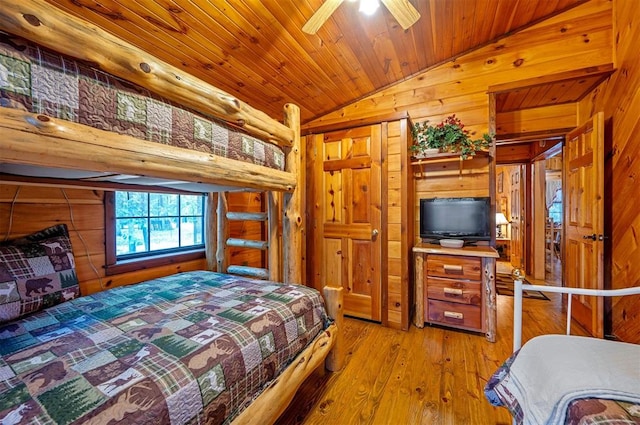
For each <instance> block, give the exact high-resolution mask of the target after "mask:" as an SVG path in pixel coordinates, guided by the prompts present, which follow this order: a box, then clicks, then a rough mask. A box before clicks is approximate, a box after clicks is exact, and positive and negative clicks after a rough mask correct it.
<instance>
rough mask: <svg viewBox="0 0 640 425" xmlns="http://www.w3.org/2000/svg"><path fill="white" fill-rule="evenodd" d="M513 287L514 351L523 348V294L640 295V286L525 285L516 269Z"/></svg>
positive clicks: (568, 302)
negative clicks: (596, 287)
mask: <svg viewBox="0 0 640 425" xmlns="http://www.w3.org/2000/svg"><path fill="white" fill-rule="evenodd" d="M512 276H513V277H514V285H513V351H514V352H515V351H517V350H518V349H520V347H521V346H522V292H523V291H524V290H528V291H540V292H551V293H558V294H570V295H589V296H594V297H622V296H625V295H640V286H634V287H631V288H623V289H585V288H568V287H564V286H546V285H531V284H528V283H523V280H524V274H523V273H522V272H521V271H520V270H519V269H514V272H513V274H512ZM567 300H568V301H567V335H570V334H571V297H567Z"/></svg>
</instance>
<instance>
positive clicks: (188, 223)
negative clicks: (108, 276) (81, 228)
mask: <svg viewBox="0 0 640 425" xmlns="http://www.w3.org/2000/svg"><path fill="white" fill-rule="evenodd" d="M204 199H205V197H204V195H183V194H174V193H147V192H115V193H111V194H110V195H109V198H108V199H107V226H106V227H107V235H106V236H107V237H106V240H107V268H109V267H110V266H111V268H113V267H112V266H114V265H118V264H120V263H123V262H125V263H126V262H131V261H135V260H146V259H149V258H158V257H161V256H164V257H167V256H170V255H171V256H174V255H176V254H180V253H184V252H191V253H193V252H194V251H197V252H198V254H199V255H200V257H202V254H203V251H204V205H205V203H204ZM173 261H175V258H173ZM154 265H155V264H154ZM158 265H159V264H158ZM138 266H139V265H138ZM138 266H137V267H138ZM119 272H122V271H120V270H118V271H117V272H115V271H113V270H112V273H119Z"/></svg>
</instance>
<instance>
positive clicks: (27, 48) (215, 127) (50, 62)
mask: <svg viewBox="0 0 640 425" xmlns="http://www.w3.org/2000/svg"><path fill="white" fill-rule="evenodd" d="M0 106H4V107H11V108H16V109H23V110H26V111H28V112H32V113H37V114H46V115H48V116H51V117H55V118H59V119H63V120H67V121H73V122H76V123H80V124H84V125H88V126H91V127H94V128H98V129H100V130H105V131H111V132H115V133H119V134H126V135H129V136H133V137H136V138H138V139H143V140H149V141H152V142H158V143H162V144H168V145H172V146H177V147H182V148H187V149H191V150H197V151H201V152H205V153H210V154H214V155H218V156H224V157H226V158H231V159H237V160H240V161H245V162H252V163H254V164H259V165H264V166H267V167H271V168H276V169H280V170H282V169H284V153H283V152H282V150H280V148H278V147H277V146H274V145H272V144H270V143H265V142H263V141H261V140H258V139H256V138H254V137H251V136H248V135H246V134H243V133H241V132H239V131H238V130H237V129H235V128H233V127H229V126H227V125H226V124H225V123H223V122H221V121H218V120H216V119H214V118H211V117H206V116H202V115H199V114H197V113H194V112H193V111H190V110H186V109H184V108H181V107H179V106H178V105H174V104H172V103H171V102H169V101H168V100H166V99H163V98H161V97H160V96H157V95H155V94H154V93H151V92H150V91H148V90H146V89H144V88H142V87H140V86H137V85H135V84H132V83H129V82H127V81H124V80H121V79H119V78H116V77H114V76H112V75H109V74H106V73H104V72H102V71H100V70H98V69H95V68H94V67H91V66H89V64H85V63H82V62H79V61H76V60H74V59H72V58H69V57H66V56H62V55H60V54H58V53H55V52H52V51H50V50H48V49H45V48H42V47H40V46H37V45H35V44H33V43H31V42H28V41H26V40H22V39H20V38H16V37H10V36H8V35H6V34H3V33H0Z"/></svg>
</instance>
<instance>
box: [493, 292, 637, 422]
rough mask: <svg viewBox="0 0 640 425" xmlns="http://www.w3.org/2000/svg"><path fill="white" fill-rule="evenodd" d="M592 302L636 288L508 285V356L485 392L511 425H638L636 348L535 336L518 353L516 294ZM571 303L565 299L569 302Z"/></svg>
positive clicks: (519, 303) (585, 339)
mask: <svg viewBox="0 0 640 425" xmlns="http://www.w3.org/2000/svg"><path fill="white" fill-rule="evenodd" d="M523 290H532V291H543V292H556V293H566V294H579V295H592V296H625V295H640V287H632V288H625V289H616V290H593V289H578V288H567V287H548V286H542V285H528V284H523V283H522V281H521V280H520V279H516V281H515V285H514V353H513V354H512V355H511V356H510V357H509V358H508V359H507V360H506V361H505V362H504V364H503V365H502V366H501V367H500V368H498V369H497V370H496V371H495V372H494V373H493V375H492V376H491V378H490V379H489V381H488V382H487V385H486V386H485V389H484V391H485V395H486V397H487V399H488V400H489V402H490V403H491V404H493V405H494V406H502V407H505V408H507V409H508V410H509V412H510V413H511V415H512V417H513V422H514V423H515V424H531V425H533V424H536V425H538V424H571V425H578V424H580V425H588V424H591V425H604V424H608V425H610V424H619V425H626V424H640V345H637V344H630V343H625V342H619V341H612V340H604V339H599V338H592V337H583V336H575V335H570V334H569V333H570V319H571V306H570V304H569V306H568V308H567V320H568V322H567V323H568V325H567V335H541V336H537V337H534V338H532V339H530V340H529V341H527V342H526V343H525V344H524V345H523V346H522V347H520V341H521V324H522V322H521V320H522V291H523ZM570 298H571V297H569V299H570Z"/></svg>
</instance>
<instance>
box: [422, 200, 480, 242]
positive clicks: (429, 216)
mask: <svg viewBox="0 0 640 425" xmlns="http://www.w3.org/2000/svg"><path fill="white" fill-rule="evenodd" d="M490 214H491V198H489V197H475V198H427V199H420V237H421V238H422V239H463V240H464V241H465V242H475V241H489V240H491V217H490Z"/></svg>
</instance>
